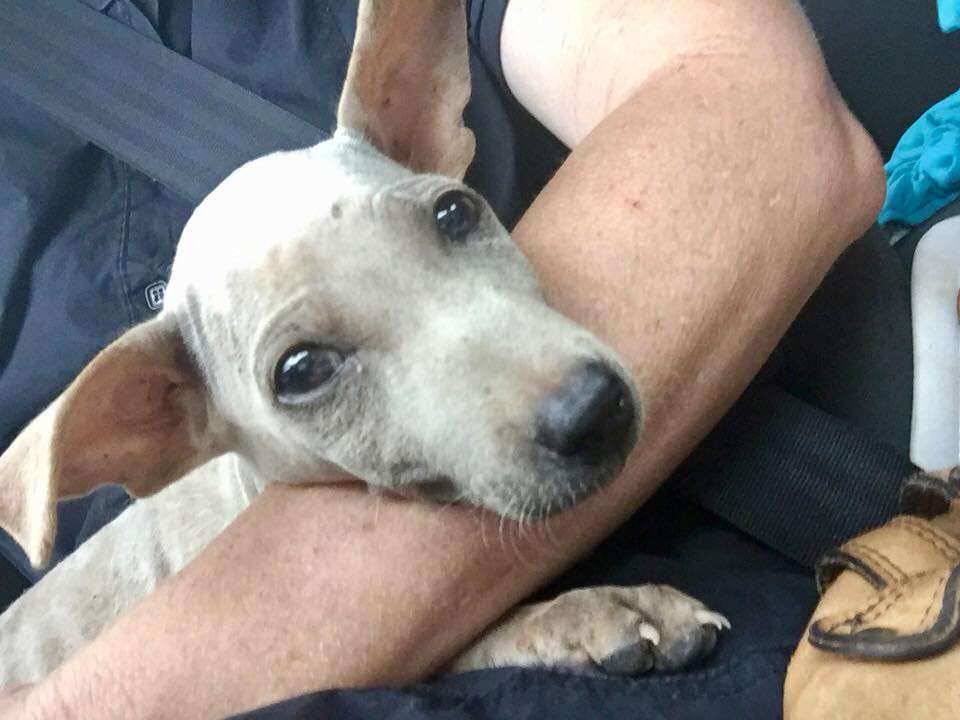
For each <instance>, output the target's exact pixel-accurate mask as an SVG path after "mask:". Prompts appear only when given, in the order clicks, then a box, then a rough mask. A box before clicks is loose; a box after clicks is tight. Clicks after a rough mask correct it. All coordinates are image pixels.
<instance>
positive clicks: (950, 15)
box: [937, 0, 960, 32]
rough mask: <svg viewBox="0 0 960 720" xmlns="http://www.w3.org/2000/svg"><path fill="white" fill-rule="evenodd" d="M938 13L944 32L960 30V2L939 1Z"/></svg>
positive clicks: (953, 0) (950, 0)
mask: <svg viewBox="0 0 960 720" xmlns="http://www.w3.org/2000/svg"><path fill="white" fill-rule="evenodd" d="M937 12H938V15H939V19H940V28H941V29H942V30H943V31H944V32H953V31H954V30H956V29H958V28H960V0H937Z"/></svg>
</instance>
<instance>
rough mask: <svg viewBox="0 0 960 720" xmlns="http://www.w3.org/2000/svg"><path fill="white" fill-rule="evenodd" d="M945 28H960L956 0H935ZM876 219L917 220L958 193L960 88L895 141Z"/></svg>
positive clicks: (958, 0)
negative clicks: (882, 204) (880, 208)
mask: <svg viewBox="0 0 960 720" xmlns="http://www.w3.org/2000/svg"><path fill="white" fill-rule="evenodd" d="M937 10H938V17H939V21H940V27H941V29H942V30H943V31H944V32H950V31H953V30H957V29H958V28H960V0H938V3H937ZM886 170H887V200H886V202H885V203H884V206H883V209H882V210H881V211H880V216H879V218H878V221H879V222H880V223H881V224H887V223H902V224H904V225H918V224H920V223H922V222H923V221H924V220H926V219H928V218H929V217H930V216H931V215H933V214H934V213H935V212H936V211H937V210H939V209H940V208H942V207H944V206H945V205H947V204H948V203H950V202H952V201H954V200H955V199H957V198H958V197H960V92H957V93H954V94H953V95H951V96H950V97H948V98H947V99H946V100H941V101H940V102H939V103H937V104H936V105H934V106H933V107H932V108H930V109H929V110H927V112H925V113H924V114H923V115H922V116H920V119H919V120H917V121H916V122H915V123H914V124H913V125H911V126H910V128H909V129H908V130H907V132H906V133H904V135H903V137H902V138H901V139H900V142H899V143H897V147H896V149H894V151H893V155H892V156H891V157H890V162H888V163H887V165H886Z"/></svg>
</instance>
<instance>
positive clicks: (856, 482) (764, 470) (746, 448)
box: [676, 383, 917, 568]
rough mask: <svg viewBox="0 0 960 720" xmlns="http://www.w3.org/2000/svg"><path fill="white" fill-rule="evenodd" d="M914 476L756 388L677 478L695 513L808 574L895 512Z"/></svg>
mask: <svg viewBox="0 0 960 720" xmlns="http://www.w3.org/2000/svg"><path fill="white" fill-rule="evenodd" d="M916 471H917V468H916V467H915V466H914V465H913V464H912V463H911V462H910V460H909V459H908V458H907V457H906V456H905V455H903V454H902V453H900V452H899V451H898V450H896V449H895V448H893V447H891V446H889V445H887V444H886V443H884V442H882V441H880V440H877V439H876V438H874V437H872V436H870V435H869V434H868V433H865V432H862V431H860V430H859V429H857V428H855V427H853V426H851V425H849V424H848V423H846V422H844V421H843V420H841V419H839V418H836V417H834V416H832V415H830V414H828V413H825V412H823V411H822V410H820V409H818V408H816V407H814V406H813V405H810V404H809V403H806V402H804V401H803V400H801V399H799V398H797V397H795V396H793V395H791V394H790V393H788V392H787V391H785V390H783V389H782V388H780V387H779V386H777V385H776V384H774V383H757V384H754V385H752V386H751V387H750V388H748V389H747V391H746V392H745V393H744V395H743V397H742V398H741V399H740V400H739V401H738V402H737V404H736V405H734V407H733V409H732V410H731V411H730V412H729V413H728V415H727V416H726V417H725V418H724V419H723V420H722V421H721V422H720V424H719V425H718V426H717V428H716V429H715V430H714V431H713V433H711V434H710V435H709V436H708V437H707V439H706V440H705V441H704V442H703V444H702V445H701V446H700V448H698V449H697V451H696V452H695V453H694V454H693V455H692V456H691V458H690V460H688V461H687V463H685V464H684V465H683V466H681V468H680V470H679V471H678V474H677V476H676V481H677V485H678V490H679V491H680V492H681V493H682V494H684V495H685V496H687V497H689V498H690V499H691V500H692V501H693V502H695V503H696V504H697V505H699V506H701V507H703V508H705V509H707V510H709V511H711V512H713V513H714V514H715V515H718V516H719V517H721V518H722V519H723V520H726V521H727V522H729V523H730V524H731V525H733V526H734V527H736V528H737V529H739V530H741V531H743V532H745V533H747V534H748V535H750V536H751V537H753V538H755V539H757V540H759V541H760V542H762V543H764V544H766V545H768V546H769V547H772V548H773V549H775V550H777V551H779V552H780V553H782V554H784V555H786V556H787V557H789V558H791V559H793V560H795V561H796V562H798V563H800V564H801V565H804V566H805V567H808V568H812V567H814V565H815V564H816V562H817V560H819V558H820V557H821V555H822V554H823V553H825V552H827V551H828V550H832V549H834V548H836V547H839V546H840V545H842V544H843V543H844V542H846V541H847V540H849V539H850V538H852V537H855V536H857V535H859V534H860V533H862V532H864V531H865V530H868V529H871V528H874V527H877V526H879V525H882V524H883V523H885V522H886V521H887V520H889V519H890V518H892V517H893V516H894V515H896V514H897V512H898V507H899V498H900V487H901V485H902V483H903V481H904V480H905V479H906V478H907V477H908V476H910V475H912V474H913V473H914V472H916Z"/></svg>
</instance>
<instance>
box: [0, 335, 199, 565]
mask: <svg viewBox="0 0 960 720" xmlns="http://www.w3.org/2000/svg"><path fill="white" fill-rule="evenodd" d="M207 405H208V403H207V396H206V393H205V391H204V388H203V383H202V380H201V379H200V377H199V374H198V372H197V371H196V370H195V369H194V368H193V365H192V363H191V360H190V358H189V356H188V354H187V352H186V350H185V348H184V345H183V341H182V339H181V336H180V333H179V330H178V329H177V327H176V324H175V323H174V322H173V321H172V319H168V318H164V317H163V316H161V318H158V319H156V320H152V321H150V322H147V323H145V324H143V325H140V326H138V327H135V328H134V329H133V330H130V331H129V332H128V333H126V334H125V335H124V336H123V337H121V338H120V339H119V340H117V341H116V342H114V343H113V344H112V345H110V347H108V348H107V349H106V350H104V351H103V352H101V353H100V354H99V355H98V356H97V357H96V358H94V359H93V361H92V362H91V363H90V364H89V365H88V366H87V367H86V369H85V370H84V371H83V372H82V373H81V374H80V376H79V377H78V378H77V379H76V380H75V381H74V382H73V384H72V385H70V387H68V388H67V389H66V390H65V391H64V393H63V394H62V395H61V396H60V397H59V398H58V399H57V400H56V401H54V403H53V404H52V405H50V407H48V408H47V409H46V410H45V411H44V412H43V413H42V414H41V415H40V416H39V417H37V418H36V419H35V420H34V421H33V422H32V423H30V424H29V425H28V426H27V427H26V429H24V431H23V432H22V433H21V434H20V436H19V437H17V439H16V440H15V441H14V442H13V444H12V445H11V446H10V447H9V449H8V450H7V451H6V452H5V453H4V454H3V455H2V456H0V526H2V527H3V528H4V529H5V530H6V531H7V532H9V533H10V534H11V535H12V536H13V538H14V539H15V540H16V541H17V542H18V543H20V545H21V546H22V547H23V549H24V551H25V552H26V554H27V557H28V558H29V559H30V562H31V563H32V564H33V565H34V566H37V567H39V566H40V565H42V564H44V563H45V562H46V560H47V558H48V556H49V554H50V549H51V547H52V544H53V539H54V536H55V534H56V522H57V521H56V517H57V516H56V504H57V500H58V499H60V498H68V497H78V496H82V495H86V494H87V493H89V492H91V491H93V490H95V489H96V488H97V487H99V486H101V485H106V484H117V485H123V486H124V487H125V488H126V489H127V491H128V492H130V493H131V494H132V495H135V496H144V495H150V494H152V493H155V492H157V491H158V490H160V489H161V488H163V487H164V486H166V485H168V484H170V483H171V482H173V481H174V480H176V479H177V478H179V477H181V476H182V475H183V474H185V473H186V472H187V471H189V470H190V469H192V468H194V467H196V466H197V465H199V464H201V463H203V462H205V461H206V460H208V459H210V458H211V457H213V456H215V455H216V454H217V452H216V446H217V443H216V442H215V441H214V440H213V439H212V437H211V433H209V432H208V431H207V427H208V423H209V417H208V412H209V411H208V407H207Z"/></svg>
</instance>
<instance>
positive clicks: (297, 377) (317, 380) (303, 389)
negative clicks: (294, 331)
mask: <svg viewBox="0 0 960 720" xmlns="http://www.w3.org/2000/svg"><path fill="white" fill-rule="evenodd" d="M343 360H344V358H343V355H341V354H340V353H339V352H337V351H336V350H331V349H330V348H326V347H323V346H321V345H298V346H296V347H295V348H292V349H291V350H288V351H287V352H286V354H285V355H284V356H283V357H281V358H280V362H278V363H277V369H276V370H275V371H274V378H273V386H274V391H275V392H276V394H277V400H279V401H280V402H282V403H283V404H284V405H296V404H298V403H302V402H305V401H307V400H309V399H311V398H312V396H313V394H314V393H315V392H316V391H317V390H319V389H321V388H322V387H323V386H324V385H326V384H327V383H329V382H330V381H331V380H332V379H333V378H334V377H335V376H336V374H337V372H338V371H339V370H340V368H341V367H342V366H343Z"/></svg>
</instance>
